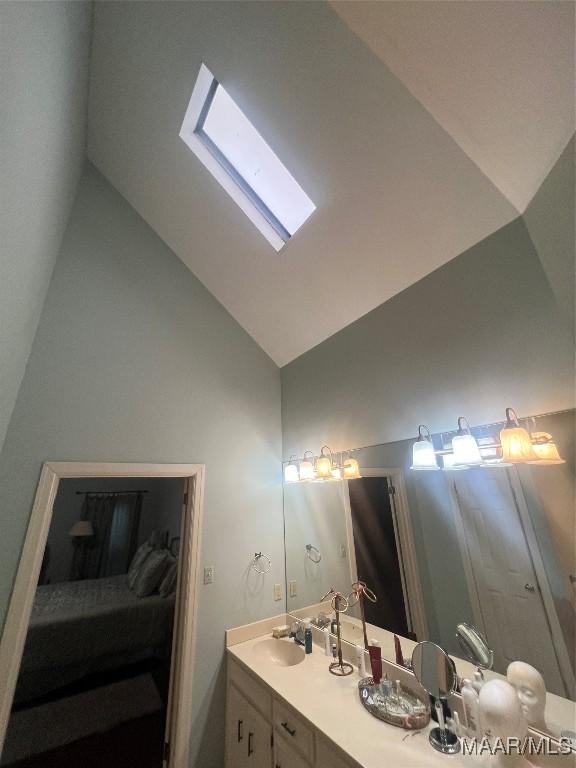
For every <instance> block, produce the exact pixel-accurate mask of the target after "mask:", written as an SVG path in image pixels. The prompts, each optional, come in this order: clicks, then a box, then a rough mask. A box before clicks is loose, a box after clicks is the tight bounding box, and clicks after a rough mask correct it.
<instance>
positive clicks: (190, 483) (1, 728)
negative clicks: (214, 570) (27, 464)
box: [0, 461, 206, 768]
mask: <svg viewBox="0 0 576 768" xmlns="http://www.w3.org/2000/svg"><path fill="white" fill-rule="evenodd" d="M205 472H206V470H205V466H204V465H203V464H132V463H109V462H103V463H99V462H76V461H64V462H61V461H57V462H53V461H48V462H45V463H44V465H43V467H42V472H41V475H40V481H39V483H38V487H37V489H36V496H35V498H34V504H33V507H32V514H31V516H30V521H29V524H28V529H27V532H26V538H25V540H24V546H23V549H22V555H21V557H20V563H19V565H18V570H17V572H16V579H15V581H14V587H13V589H12V596H11V598H10V604H9V606H8V612H7V615H6V623H5V625H4V631H3V634H2V637H1V638H0V755H1V754H2V748H3V745H4V739H5V736H6V730H7V727H8V721H9V718H10V711H11V707H12V699H13V698H14V691H15V689H16V682H17V680H18V673H19V669H20V663H21V660H22V653H23V651H24V643H25V641H26V634H27V632H28V625H29V623H30V614H31V612H32V606H33V602H34V595H35V593H36V586H37V583H38V577H39V574H40V567H41V565H42V558H43V556H44V548H45V546H46V540H47V538H48V532H49V530H50V523H51V520H52V514H53V509H54V502H55V500H56V494H57V492H58V486H59V484H60V481H61V480H64V479H70V478H95V477H98V478H102V477H115V478H116V477H118V478H119V477H162V478H170V477H173V478H185V479H186V480H187V482H186V492H185V496H184V504H183V513H182V520H181V540H180V555H179V560H180V568H179V575H178V585H177V588H176V610H175V616H174V632H173V640H172V661H171V667H170V687H169V694H168V707H167V715H166V737H165V741H166V744H168V751H167V752H166V755H167V759H165V761H164V765H168V764H170V766H178V767H179V768H180V767H182V768H183V767H184V766H186V765H188V762H189V760H188V757H189V752H190V736H191V723H192V699H193V691H192V681H193V674H194V662H195V652H194V651H195V645H196V616H197V609H198V585H199V571H200V542H201V536H202V517H203V506H204V504H203V502H204V480H205ZM165 751H166V750H165Z"/></svg>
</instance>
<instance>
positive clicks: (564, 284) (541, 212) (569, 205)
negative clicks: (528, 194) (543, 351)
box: [524, 137, 576, 330]
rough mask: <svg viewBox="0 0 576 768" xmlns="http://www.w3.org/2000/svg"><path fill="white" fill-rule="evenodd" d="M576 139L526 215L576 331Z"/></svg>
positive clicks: (565, 150)
mask: <svg viewBox="0 0 576 768" xmlns="http://www.w3.org/2000/svg"><path fill="white" fill-rule="evenodd" d="M574 151H575V140H574V137H572V140H571V141H570V142H568V145H567V146H566V148H565V149H564V152H563V153H562V155H561V156H560V157H559V159H558V162H557V163H556V165H555V166H554V168H553V169H552V170H551V171H550V173H549V174H548V176H547V177H546V179H545V180H544V183H543V184H542V186H541V187H540V189H539V190H538V192H537V193H536V195H535V197H534V199H533V200H532V202H531V203H530V205H529V206H528V208H527V209H526V211H525V213H524V221H525V222H526V226H527V227H528V232H529V233H530V237H531V238H532V242H533V243H534V245H535V247H536V250H537V252H538V255H539V256H540V260H541V261H542V265H543V267H544V270H545V272H546V275H547V277H548V280H549V281H550V285H551V287H552V290H553V291H554V295H555V296H556V299H557V301H558V304H559V306H560V309H561V310H562V312H563V314H564V316H565V318H566V320H567V322H568V324H569V326H570V328H572V330H574V272H575V264H574V259H575V255H576V243H575V231H574V227H575V216H574V211H575V210H576V199H575V192H576V190H575V162H576V157H575V154H574Z"/></svg>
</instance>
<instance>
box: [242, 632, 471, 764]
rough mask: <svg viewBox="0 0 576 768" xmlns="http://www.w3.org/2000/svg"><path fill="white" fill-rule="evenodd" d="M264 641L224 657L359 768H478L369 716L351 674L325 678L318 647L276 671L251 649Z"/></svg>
mask: <svg viewBox="0 0 576 768" xmlns="http://www.w3.org/2000/svg"><path fill="white" fill-rule="evenodd" d="M265 637H270V635H269V634H266V635H261V636H260V637H257V638H254V639H252V640H247V641H246V642H243V643H239V644H238V645H233V646H231V647H229V648H228V653H229V654H230V655H231V657H232V658H234V659H236V660H237V661H239V662H241V663H242V664H243V665H244V666H245V667H246V668H247V669H248V670H250V671H251V672H252V673H253V674H255V675H256V676H257V677H258V678H260V680H261V681H262V682H264V683H265V684H266V685H267V686H269V687H270V688H271V689H272V691H273V692H275V693H276V694H277V695H279V696H281V697H282V698H283V699H284V700H285V701H286V702H287V703H288V704H290V705H291V706H292V707H293V708H294V709H295V710H296V711H297V712H299V713H300V714H301V715H302V716H303V717H305V718H306V719H307V720H309V721H310V723H311V724H312V725H313V726H314V727H315V728H316V729H317V730H318V731H320V732H321V733H323V734H324V735H325V736H327V737H328V738H329V739H330V740H331V741H332V742H334V743H335V744H336V745H337V746H338V747H340V748H341V749H342V750H343V751H344V752H346V754H348V755H349V756H350V757H351V758H352V759H353V760H355V761H356V762H357V763H359V764H360V765H361V766H363V768H383V766H384V765H387V766H390V768H392V766H393V768H434V766H438V768H440V766H444V768H448V767H449V766H452V767H453V768H456V767H457V766H458V767H460V766H467V768H471V766H480V765H482V764H483V759H482V758H478V757H471V756H468V755H466V756H463V755H461V754H460V755H441V754H439V753H438V752H436V751H435V750H434V749H433V748H432V747H431V746H430V744H429V742H428V730H429V728H426V729H424V730H422V731H405V730H403V729H402V728H396V727H394V726H392V725H388V724H387V723H384V722H382V721H380V720H378V719H376V718H375V717H373V716H372V715H371V714H370V713H369V712H367V711H366V710H365V709H364V707H363V706H362V704H361V703H360V698H359V696H358V680H359V677H358V674H357V672H356V671H354V672H353V673H352V675H349V676H348V677H336V676H334V675H331V674H330V673H329V671H328V665H329V663H330V662H331V661H332V659H331V658H328V657H327V656H325V655H324V652H323V650H322V649H321V648H320V647H319V646H317V645H314V650H313V653H311V654H309V655H307V656H306V658H305V659H304V661H303V662H302V663H301V664H297V665H295V666H293V667H280V666H277V665H275V664H273V663H272V662H271V661H269V660H268V659H267V658H265V657H262V656H260V655H259V654H258V652H257V650H255V646H257V645H258V643H259V642H261V641H262V639H263V638H265ZM276 642H279V643H285V642H290V643H293V642H294V641H293V640H287V639H285V640H277V641H276ZM433 725H435V723H433ZM430 727H431V726H430Z"/></svg>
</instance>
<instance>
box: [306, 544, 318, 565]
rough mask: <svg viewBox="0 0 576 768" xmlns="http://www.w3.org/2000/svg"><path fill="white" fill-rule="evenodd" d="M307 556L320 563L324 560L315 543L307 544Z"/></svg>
mask: <svg viewBox="0 0 576 768" xmlns="http://www.w3.org/2000/svg"><path fill="white" fill-rule="evenodd" d="M306 556H307V557H308V559H309V560H311V561H312V562H313V563H316V564H318V563H319V562H320V560H322V553H321V552H320V550H319V549H318V547H315V546H314V544H306Z"/></svg>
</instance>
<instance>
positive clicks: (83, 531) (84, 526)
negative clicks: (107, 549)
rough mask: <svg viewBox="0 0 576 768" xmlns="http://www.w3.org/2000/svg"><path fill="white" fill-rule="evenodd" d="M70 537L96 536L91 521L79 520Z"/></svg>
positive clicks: (71, 530) (71, 529)
mask: <svg viewBox="0 0 576 768" xmlns="http://www.w3.org/2000/svg"><path fill="white" fill-rule="evenodd" d="M69 533H70V536H74V538H77V537H80V536H94V528H93V527H92V523H91V522H90V520H77V521H76V522H75V523H74V525H73V526H72V528H70V532H69Z"/></svg>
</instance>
